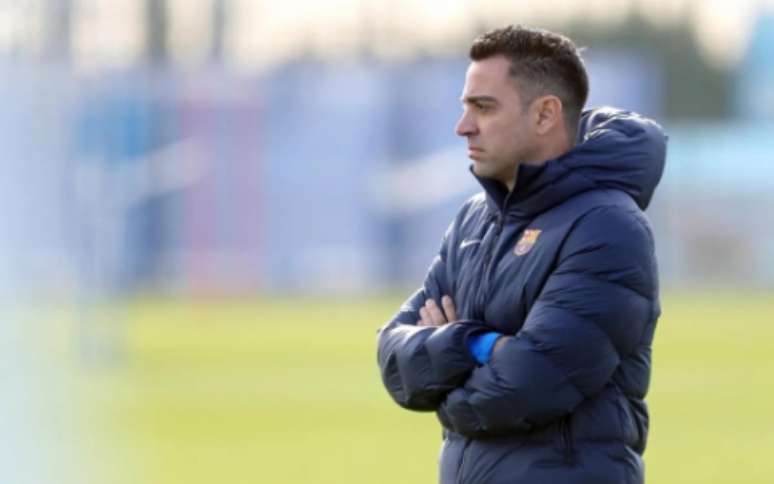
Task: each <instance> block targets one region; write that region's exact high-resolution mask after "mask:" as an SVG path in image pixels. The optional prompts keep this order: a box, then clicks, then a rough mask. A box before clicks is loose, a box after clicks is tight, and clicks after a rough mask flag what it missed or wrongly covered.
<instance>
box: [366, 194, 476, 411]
mask: <svg viewBox="0 0 774 484" xmlns="http://www.w3.org/2000/svg"><path fill="white" fill-rule="evenodd" d="M464 211H465V210H464V209H463V211H462V212H461V214H460V215H459V216H458V217H457V218H456V220H455V222H453V223H452V224H451V226H450V227H449V229H448V230H447V231H446V235H445V236H444V238H443V242H442V244H441V249H440V251H439V253H438V255H437V256H436V257H435V259H434V260H433V262H432V264H431V265H430V268H429V270H428V272H427V276H426V277H425V281H424V283H423V285H422V287H421V288H420V289H419V290H418V291H416V292H415V293H414V294H413V295H412V296H411V297H409V299H408V300H407V301H406V302H405V303H404V304H403V305H402V306H401V308H400V310H399V311H398V313H397V314H396V315H395V317H393V318H392V320H391V321H390V322H388V323H387V324H385V325H384V326H383V327H382V328H381V329H379V333H378V351H377V360H378V364H379V369H380V373H381V377H382V381H383V383H384V386H385V388H386V389H387V391H388V393H389V394H390V396H391V397H392V398H393V400H395V402H397V403H398V404H399V405H400V406H402V407H404V408H408V409H411V410H437V408H438V405H439V404H440V403H441V402H442V401H443V398H444V397H445V396H446V394H448V393H449V392H450V391H451V390H453V389H454V388H457V387H459V386H461V385H462V384H463V383H464V382H465V380H466V378H467V377H468V375H469V374H470V372H471V370H472V369H473V368H474V367H475V365H476V362H475V360H474V359H473V356H472V355H471V354H470V352H469V351H468V350H467V347H466V345H465V341H466V339H467V337H468V335H469V334H471V333H472V332H474V331H480V330H481V328H482V327H483V325H482V324H481V323H477V322H474V321H461V322H456V323H452V324H446V325H443V326H440V327H437V328H436V327H419V326H417V325H416V323H417V321H418V320H419V319H420V317H419V309H420V308H421V307H422V306H423V305H424V304H425V301H426V300H427V299H429V298H432V299H434V300H435V301H436V302H439V303H440V300H441V297H443V296H444V295H451V294H452V286H451V280H450V279H451V277H450V272H451V270H450V268H449V264H450V261H449V247H450V246H451V247H453V246H454V244H456V239H457V237H456V232H457V231H458V225H459V223H460V220H462V218H463V216H464Z"/></svg>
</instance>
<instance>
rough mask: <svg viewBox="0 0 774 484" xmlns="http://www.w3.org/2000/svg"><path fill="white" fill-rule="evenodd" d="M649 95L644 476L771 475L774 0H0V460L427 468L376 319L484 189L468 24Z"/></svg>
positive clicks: (711, 478) (427, 453) (425, 477)
mask: <svg viewBox="0 0 774 484" xmlns="http://www.w3.org/2000/svg"><path fill="white" fill-rule="evenodd" d="M509 23H514V24H516V23H520V24H524V25H530V26H537V27H543V28H549V29H551V30H555V31H558V32H561V33H564V34H566V35H568V36H570V37H571V38H572V39H574V40H575V41H576V43H577V44H578V45H580V46H583V47H585V50H584V58H585V61H586V64H587V68H588V70H589V74H590V78H591V95H590V100H589V103H588V106H589V107H594V106H600V105H605V104H610V105H614V106H619V107H624V108H628V109H631V110H635V111H638V112H641V113H643V114H646V115H648V116H651V117H654V118H655V119H656V120H658V121H659V122H661V123H662V124H663V126H664V127H665V129H666V131H667V132H668V134H669V136H670V143H669V148H668V159H667V168H666V172H665V174H664V178H663V181H662V182H661V185H660V188H659V189H658V191H657V192H656V196H655V199H654V202H653V204H652V206H651V207H650V208H649V210H648V215H649V217H650V218H651V220H652V222H653V225H654V228H655V233H656V241H657V245H658V257H659V263H660V272H661V281H662V287H663V291H662V293H663V308H664V315H663V317H662V319H661V323H660V327H659V331H658V332H657V337H656V346H655V348H654V362H655V368H654V373H653V383H652V387H651V393H650V404H651V411H652V429H651V440H650V444H649V449H648V451H647V452H646V462H647V469H648V470H647V473H648V482H653V483H672V482H674V483H677V482H680V483H686V482H701V483H715V482H717V483H721V482H744V483H764V482H767V483H768V482H771V481H770V479H771V477H770V476H771V475H772V473H774V466H773V465H772V462H771V459H770V458H768V456H769V455H770V452H771V451H774V420H772V418H771V417H770V408H772V406H774V390H772V389H771V374H772V373H771V372H772V371H774V363H773V362H772V361H773V360H772V356H771V355H772V354H774V328H772V324H771V323H774V319H772V318H773V316H772V315H773V314H774V224H773V223H772V221H773V219H772V215H771V214H772V213H773V212H774V190H772V189H774V181H773V180H774V160H772V153H774V136H772V135H774V56H772V51H774V2H772V1H753V0H748V1H744V0H740V1H738V2H734V3H733V4H732V3H730V2H723V1H699V0H694V1H690V0H673V1H668V2H667V1H660V0H627V1H612V0H585V1H576V0H564V1H562V2H559V1H550V0H545V1H542V2H528V1H510V2H497V1H483V0H482V1H447V2H433V1H429V0H411V1H410V0H393V1H389V2H388V1H384V0H360V1H357V0H320V1H312V0H286V1H284V2H276V1H268V0H266V1H262V0H110V1H107V0H0V167H2V174H1V175H0V230H2V236H0V411H2V414H3V416H4V421H5V424H4V425H3V427H4V429H3V432H2V439H0V478H2V481H3V482H15V483H22V484H27V483H38V482H41V483H43V482H65V483H82V482H88V483H91V482H95V483H121V482H149V483H151V482H152V483H177V482H181V483H182V482H186V483H192V482H194V483H196V482H202V483H204V482H251V483H254V482H266V483H300V482H310V483H350V482H352V483H354V482H359V483H363V482H368V483H376V482H384V483H387V482H390V483H420V482H434V480H435V479H436V472H435V465H436V458H437V453H438V450H439V446H440V427H439V424H438V423H437V422H436V421H435V417H434V416H433V415H431V414H412V413H409V412H405V411H403V410H400V409H398V408H397V406H395V405H394V404H392V403H391V401H390V400H389V397H388V396H387V394H386V392H384V391H383V390H382V388H381V385H380V382H379V379H378V371H377V368H376V364H375V332H376V329H377V328H378V327H379V326H380V325H381V324H382V323H383V322H384V321H386V320H387V319H388V318H389V317H390V316H391V315H392V313H393V312H394V311H396V310H397V308H398V306H399V304H400V302H401V301H402V299H403V298H404V297H405V296H407V295H408V294H409V291H411V290H412V289H413V288H414V287H416V286H417V285H418V284H419V283H420V282H421V280H422V277H423V274H424V271H425V269H426V267H427V266H428V264H429V262H430V260H431V259H432V257H433V255H434V253H435V251H436V249H437V247H438V244H439V242H440V237H441V235H442V234H443V231H444V230H445V228H446V226H447V224H448V223H449V221H450V220H451V218H452V216H453V214H454V213H455V212H456V210H457V208H458V207H459V206H460V205H461V203H462V202H463V201H464V200H465V199H466V198H467V197H469V196H470V195H471V194H473V193H475V192H476V191H478V190H479V187H478V185H477V184H476V182H475V180H474V179H473V178H472V177H471V176H470V175H469V173H468V171H467V165H468V160H467V157H466V150H465V143H464V142H463V141H462V140H460V139H457V138H456V137H455V135H454V133H453V126H454V123H455V121H456V119H457V117H458V116H459V114H460V112H461V108H460V104H459V95H460V92H461V89H462V85H463V80H464V72H465V69H466V67H467V63H468V61H467V50H468V46H469V44H470V42H471V41H472V39H473V38H474V37H475V36H476V35H478V34H480V33H482V32H484V31H486V30H489V29H491V28H495V27H499V26H502V25H505V24H509Z"/></svg>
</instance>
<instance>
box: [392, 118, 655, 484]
mask: <svg viewBox="0 0 774 484" xmlns="http://www.w3.org/2000/svg"><path fill="white" fill-rule="evenodd" d="M665 146H666V137H665V136H664V134H663V132H662V130H661V128H660V127H659V126H658V125H657V124H656V123H654V122H652V121H650V120H647V119H645V118H643V117H640V116H638V115H636V114H633V113H630V112H626V111H619V110H614V109H611V108H603V109H598V110H594V111H589V112H586V113H584V116H583V118H582V121H581V128H580V131H579V143H578V144H577V145H576V146H575V147H574V148H573V149H572V150H571V151H569V152H568V153H566V154H564V155H562V156H561V157H559V158H557V159H555V160H550V161H548V162H547V163H545V164H544V165H542V166H526V165H525V166H521V167H520V168H519V173H518V178H517V185H516V187H515V189H514V190H513V192H512V193H509V192H508V191H507V189H506V188H505V187H504V186H503V185H502V184H500V183H497V182H494V181H491V180H485V179H480V180H479V181H480V183H481V184H482V185H483V187H484V191H485V193H483V194H479V195H477V196H474V197H473V198H471V199H470V200H469V201H468V202H467V203H466V204H465V205H464V206H463V207H462V209H461V210H460V212H459V214H458V215H457V217H456V218H455V220H454V221H453V222H452V224H451V226H450V227H449V229H448V231H447V232H446V235H445V236H444V239H443V242H442V245H441V249H440V252H439V254H438V256H437V257H436V258H435V260H434V261H433V263H432V265H431V267H430V269H429V271H428V274H427V278H426V280H425V282H424V284H423V286H422V288H421V289H419V291H417V292H416V293H415V294H414V295H413V296H411V297H410V298H409V300H408V301H407V302H406V303H405V304H404V305H403V306H402V307H401V308H400V311H399V312H398V314H397V315H396V316H395V318H394V319H393V320H392V321H390V322H389V323H387V324H386V325H385V326H384V327H382V328H381V329H380V331H379V338H378V363H379V366H380V370H381V376H382V379H383V382H384V385H385V386H386V388H387V390H388V392H389V393H390V395H391V396H392V398H393V399H394V400H395V401H396V402H397V403H398V404H400V405H401V406H403V407H405V408H408V409H412V410H427V411H431V410H432V411H436V412H437V415H438V418H439V419H440V421H441V423H442V424H443V427H444V437H445V438H444V443H443V447H442V452H441V460H440V482H441V483H442V484H451V483H455V484H463V483H464V484H506V483H508V484H512V483H528V484H540V483H557V484H559V483H561V484H575V483H578V484H579V483H589V484H605V483H611V484H612V483H615V484H630V483H631V484H634V483H642V482H643V481H644V476H643V462H642V458H641V456H642V453H643V451H644V449H645V442H646V440H647V433H648V411H647V407H646V405H645V401H644V398H645V395H646V393H647V390H648V383H649V380H650V367H651V343H652V341H653V333H654V329H655V326H656V320H657V319H658V316H659V303H658V281H657V273H656V262H655V258H654V245H653V236H652V233H651V228H650V225H649V223H648V220H647V218H646V217H645V215H644V214H643V212H642V210H644V209H645V208H646V207H647V206H648V203H649V202H650V199H651V196H652V195H653V191H654V189H655V187H656V185H657V184H658V182H659V180H660V178H661V174H662V171H663V167H664V159H665ZM447 294H448V295H450V296H452V298H453V299H454V302H455V304H456V305H457V312H458V316H459V317H460V321H458V322H455V323H453V324H448V325H445V326H441V327H438V328H434V327H418V326H416V322H417V321H418V320H419V319H420V318H419V315H418V311H419V309H420V308H421V307H422V306H423V304H424V303H425V301H426V299H428V298H433V299H435V300H436V301H440V299H441V297H442V296H443V295H447ZM481 331H497V332H500V333H503V334H505V335H507V337H506V339H505V342H504V344H503V345H502V346H500V347H498V349H497V350H496V351H495V352H494V353H493V354H492V357H491V360H490V361H489V363H487V364H486V365H477V364H476V362H475V360H474V359H473V357H472V356H471V355H470V353H469V351H468V349H467V346H466V341H467V338H468V337H469V336H470V335H471V334H473V333H476V332H481Z"/></svg>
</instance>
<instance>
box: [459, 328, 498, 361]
mask: <svg viewBox="0 0 774 484" xmlns="http://www.w3.org/2000/svg"><path fill="white" fill-rule="evenodd" d="M500 336H502V334H500V333H497V332H495V331H488V332H486V333H477V334H473V335H471V336H470V337H468V341H467V345H468V351H470V354H472V355H473V358H475V359H476V361H477V362H478V363H479V364H480V365H486V364H487V363H489V359H490V358H491V357H492V349H493V348H494V345H495V341H497V339H498V338H500Z"/></svg>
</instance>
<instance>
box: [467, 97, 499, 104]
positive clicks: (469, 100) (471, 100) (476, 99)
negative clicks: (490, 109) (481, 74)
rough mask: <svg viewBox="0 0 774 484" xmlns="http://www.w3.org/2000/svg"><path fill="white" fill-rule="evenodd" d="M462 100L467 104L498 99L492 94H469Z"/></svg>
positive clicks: (492, 101) (491, 101)
mask: <svg viewBox="0 0 774 484" xmlns="http://www.w3.org/2000/svg"><path fill="white" fill-rule="evenodd" d="M460 101H462V102H463V103H466V104H475V103H496V102H497V99H496V98H494V97H492V96H467V97H463V98H462V99H460Z"/></svg>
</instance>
